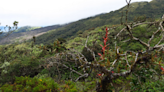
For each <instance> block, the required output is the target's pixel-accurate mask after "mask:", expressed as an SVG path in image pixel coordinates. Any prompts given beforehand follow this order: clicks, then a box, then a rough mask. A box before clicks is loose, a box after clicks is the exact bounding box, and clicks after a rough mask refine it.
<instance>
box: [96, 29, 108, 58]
mask: <svg viewBox="0 0 164 92" xmlns="http://www.w3.org/2000/svg"><path fill="white" fill-rule="evenodd" d="M103 39H104V41H103V42H104V46H103V45H101V44H100V46H101V47H102V52H103V55H101V54H100V53H98V55H99V56H100V57H101V59H102V60H104V57H105V51H106V48H107V46H108V45H109V44H108V45H107V44H106V42H107V40H108V28H107V27H106V34H105V37H103Z"/></svg>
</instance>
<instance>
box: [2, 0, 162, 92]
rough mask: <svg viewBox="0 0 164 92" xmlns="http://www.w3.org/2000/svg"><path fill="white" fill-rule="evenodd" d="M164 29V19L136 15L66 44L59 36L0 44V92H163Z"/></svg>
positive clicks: (70, 40) (67, 41) (82, 34)
mask: <svg viewBox="0 0 164 92" xmlns="http://www.w3.org/2000/svg"><path fill="white" fill-rule="evenodd" d="M159 1H160V0H159ZM152 2H153V3H154V2H156V1H155V0H154V1H152ZM152 2H151V3H152ZM129 3H130V2H129ZM132 5H133V4H132ZM128 7H129V6H128ZM130 9H131V8H130ZM100 16H102V15H100ZM125 17H126V16H125ZM122 18H124V17H122ZM139 21H140V22H139ZM76 27H77V26H75V28H76ZM163 27H164V19H156V20H153V19H147V18H146V17H145V16H140V17H137V18H136V19H135V20H134V22H133V23H130V22H126V20H125V21H124V20H123V24H122V25H120V24H115V25H111V24H106V25H102V26H101V25H99V27H95V28H92V27H91V29H90V30H87V29H85V30H84V29H83V30H81V31H78V32H77V33H76V32H75V31H74V32H75V33H74V34H75V35H76V36H75V37H72V38H71V37H70V35H69V37H70V38H69V40H65V39H63V38H64V36H63V38H58V37H57V38H58V39H53V38H52V39H51V40H48V39H43V40H45V41H47V42H46V44H45V43H44V44H38V43H40V42H38V40H37V39H39V38H36V37H33V39H32V40H31V41H29V42H23V43H15V44H9V45H0V91H2V92H14V91H17V92H23V91H26V92H86V91H87V92H88V91H89V92H95V91H97V92H111V91H114V92H119V91H121V92H123V91H129V92H130V91H139V92H140V91H141V92H143V91H145V92H147V91H148V92H149V91H150V92H151V91H153V92H154V91H155V92H160V91H161V92H162V91H164V87H163V86H164V84H163V82H164V76H163V74H164V68H163V67H164V56H163V53H164V49H163V45H164V41H163V39H164V36H163V31H164V28H163ZM65 28H66V27H63V29H65ZM61 29H62V28H59V29H58V30H61ZM70 30H71V29H70ZM55 32H56V31H53V30H52V31H50V33H51V34H53V33H55ZM65 33H66V32H65ZM71 34H72V33H71ZM46 35H49V36H50V34H46ZM58 35H59V34H58ZM59 37H60V36H59ZM51 41H52V42H51Z"/></svg>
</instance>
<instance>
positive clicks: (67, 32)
mask: <svg viewBox="0 0 164 92" xmlns="http://www.w3.org/2000/svg"><path fill="white" fill-rule="evenodd" d="M163 3H164V0H153V1H151V2H135V3H132V4H131V5H130V10H129V13H128V21H133V20H134V18H135V17H136V19H137V17H141V16H143V15H145V16H146V17H147V19H148V18H154V19H158V18H161V16H162V15H163V12H164V5H163ZM125 10H126V6H125V7H123V8H121V9H119V10H116V11H111V12H109V13H106V14H100V15H97V16H93V17H88V18H85V19H82V20H79V21H76V22H72V23H70V24H69V25H67V26H65V27H62V28H59V29H57V30H55V31H52V32H50V33H46V34H44V35H42V36H39V37H37V38H36V43H37V44H40V43H43V44H49V43H52V42H53V41H54V40H55V39H57V38H65V39H68V38H70V37H71V38H74V37H76V33H77V32H84V31H85V30H88V31H89V30H92V29H94V28H96V27H100V26H103V25H115V24H120V23H121V21H120V20H121V16H122V11H124V12H123V15H125V14H126V12H125ZM136 19H135V20H136ZM123 21H125V17H124V18H123Z"/></svg>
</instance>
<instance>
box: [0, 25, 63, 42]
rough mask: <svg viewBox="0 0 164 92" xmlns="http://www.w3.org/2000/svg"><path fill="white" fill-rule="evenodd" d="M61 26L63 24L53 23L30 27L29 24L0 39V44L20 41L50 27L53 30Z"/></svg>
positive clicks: (48, 29)
mask: <svg viewBox="0 0 164 92" xmlns="http://www.w3.org/2000/svg"><path fill="white" fill-rule="evenodd" d="M63 26H64V25H53V26H47V27H42V28H38V27H30V26H25V27H21V28H19V29H18V30H16V31H15V32H13V33H12V34H11V35H9V36H8V37H6V38H4V39H2V40H0V44H1V45H2V44H9V43H14V42H22V41H25V40H29V39H31V38H32V37H33V36H36V37H37V36H39V35H42V34H44V33H46V32H48V31H50V30H52V29H53V30H54V29H57V28H60V27H63ZM3 35H5V33H4V34H3ZM3 35H0V36H3Z"/></svg>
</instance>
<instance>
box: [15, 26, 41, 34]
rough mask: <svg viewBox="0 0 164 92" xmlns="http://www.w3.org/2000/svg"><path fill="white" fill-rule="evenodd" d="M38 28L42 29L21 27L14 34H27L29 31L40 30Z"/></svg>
mask: <svg viewBox="0 0 164 92" xmlns="http://www.w3.org/2000/svg"><path fill="white" fill-rule="evenodd" d="M38 28H41V27H32V26H24V27H20V28H19V29H17V30H15V31H14V32H17V33H20V32H27V31H34V29H38Z"/></svg>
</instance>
